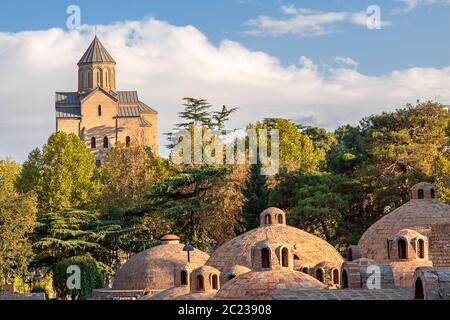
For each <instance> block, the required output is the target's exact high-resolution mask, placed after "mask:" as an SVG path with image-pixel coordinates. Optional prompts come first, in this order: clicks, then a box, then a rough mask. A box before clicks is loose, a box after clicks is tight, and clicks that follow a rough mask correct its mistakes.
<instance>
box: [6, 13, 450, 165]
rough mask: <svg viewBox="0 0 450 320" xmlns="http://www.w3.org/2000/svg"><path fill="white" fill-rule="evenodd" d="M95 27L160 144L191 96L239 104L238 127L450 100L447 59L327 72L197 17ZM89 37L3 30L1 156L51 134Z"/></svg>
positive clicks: (23, 150) (20, 155) (353, 116)
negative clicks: (211, 33) (427, 64)
mask: <svg viewBox="0 0 450 320" xmlns="http://www.w3.org/2000/svg"><path fill="white" fill-rule="evenodd" d="M98 35H99V37H100V38H101V40H102V42H103V43H104V45H105V46H106V47H107V48H108V50H109V51H110V53H111V54H112V55H113V57H114V58H115V59H116V61H117V62H118V66H117V72H118V74H117V81H118V88H119V90H133V89H135V90H138V91H139V94H140V98H141V99H142V100H143V101H144V102H146V103H147V104H149V105H151V106H152V107H154V108H156V109H157V110H158V111H159V112H160V117H159V121H160V123H159V130H160V139H161V141H160V146H163V145H164V144H165V141H164V140H163V135H162V133H164V132H167V131H168V130H170V129H171V128H172V125H173V124H174V123H177V122H179V120H178V119H177V112H179V111H180V110H181V104H182V101H181V99H182V98H183V97H185V96H193V97H201V98H205V99H208V100H209V101H210V102H211V103H212V104H214V105H216V106H222V105H223V104H226V105H229V106H239V107H240V108H241V109H240V111H239V114H238V115H237V116H234V117H233V118H232V121H231V122H230V126H231V127H233V128H242V127H245V126H246V124H248V123H249V122H255V121H257V120H260V119H262V118H265V117H277V116H278V117H287V118H291V119H308V121H310V123H311V124H315V125H320V126H324V127H326V128H328V129H333V128H335V127H336V126H338V125H342V124H346V123H352V124H355V123H357V122H358V121H359V120H360V119H361V118H362V117H363V116H366V115H369V114H373V113H378V112H381V111H385V110H392V109H395V108H397V107H399V106H401V105H403V104H404V103H406V102H415V101H416V99H421V100H426V99H434V98H435V97H436V96H440V97H441V99H442V100H443V101H450V87H449V86H448V83H450V67H447V68H442V69H437V68H411V69H406V70H399V71H393V72H391V73H389V74H385V75H382V76H378V77H375V76H368V75H365V74H362V73H360V72H358V71H357V70H354V68H347V67H345V66H343V67H342V68H339V69H329V70H326V72H324V70H323V69H322V68H318V66H317V65H316V64H315V63H314V62H313V61H312V60H311V59H308V58H305V57H302V58H300V60H299V63H298V64H296V65H290V66H287V67H284V66H282V64H281V63H280V61H279V60H278V59H276V58H274V57H272V56H270V55H268V54H266V53H264V52H256V51H251V50H249V49H247V48H245V47H244V46H242V45H241V44H239V43H236V42H233V41H229V40H224V41H222V42H221V43H220V45H219V46H215V45H213V44H211V43H210V42H209V41H208V39H207V38H206V37H205V35H204V34H202V33H201V32H200V31H199V30H197V29H196V28H194V27H192V26H185V27H177V26H173V25H170V24H168V23H165V22H161V21H157V20H154V19H147V20H143V21H130V22H124V23H117V24H114V25H108V26H101V27H99V28H98ZM92 38H93V28H92V27H86V26H85V27H83V29H82V30H81V31H73V32H64V31H63V30H61V29H50V30H43V31H28V32H21V33H0V48H1V49H0V70H1V73H0V107H1V117H0V157H1V156H6V155H11V156H13V157H15V158H16V159H19V160H24V159H25V157H26V155H27V154H28V153H29V152H30V151H31V150H32V149H33V148H35V147H38V146H41V145H42V144H43V143H44V142H45V141H46V139H47V137H48V135H49V134H50V133H51V132H52V131H53V130H54V128H55V119H54V117H55V114H54V101H53V100H54V92H55V91H72V90H76V86H77V66H76V63H77V62H78V59H79V58H80V57H81V55H82V54H83V53H84V51H85V50H86V48H87V47H88V45H89V43H90V42H91V41H92ZM348 61H349V60H348Z"/></svg>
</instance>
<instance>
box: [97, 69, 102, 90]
mask: <svg viewBox="0 0 450 320" xmlns="http://www.w3.org/2000/svg"><path fill="white" fill-rule="evenodd" d="M101 79H102V76H101V73H100V71H97V86H99V87H100V86H101V83H102V82H101V81H102V80H101Z"/></svg>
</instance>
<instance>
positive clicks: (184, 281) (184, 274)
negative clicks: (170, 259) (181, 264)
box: [181, 270, 188, 286]
mask: <svg viewBox="0 0 450 320" xmlns="http://www.w3.org/2000/svg"><path fill="white" fill-rule="evenodd" d="M187 279H188V274H187V271H185V270H183V271H181V285H182V286H185V285H187V284H188V281H187Z"/></svg>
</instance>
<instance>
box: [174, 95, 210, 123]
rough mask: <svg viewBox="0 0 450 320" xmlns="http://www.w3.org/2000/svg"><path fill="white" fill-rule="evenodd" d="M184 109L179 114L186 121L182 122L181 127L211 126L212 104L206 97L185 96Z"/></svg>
mask: <svg viewBox="0 0 450 320" xmlns="http://www.w3.org/2000/svg"><path fill="white" fill-rule="evenodd" d="M183 101H185V103H184V104H183V106H184V111H182V112H180V113H179V114H178V115H179V116H180V118H181V119H183V120H186V122H183V123H180V124H179V125H178V127H179V128H189V127H191V126H196V127H197V126H210V125H211V113H210V112H209V109H210V108H211V105H210V104H209V102H208V101H207V100H205V99H196V98H184V99H183Z"/></svg>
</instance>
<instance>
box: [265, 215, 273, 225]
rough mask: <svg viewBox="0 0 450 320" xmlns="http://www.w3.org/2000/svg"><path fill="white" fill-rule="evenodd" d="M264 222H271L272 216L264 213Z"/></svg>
mask: <svg viewBox="0 0 450 320" xmlns="http://www.w3.org/2000/svg"><path fill="white" fill-rule="evenodd" d="M265 224H267V225H268V224H272V217H271V216H270V214H266V216H265Z"/></svg>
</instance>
